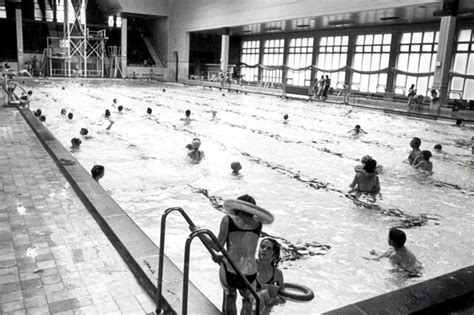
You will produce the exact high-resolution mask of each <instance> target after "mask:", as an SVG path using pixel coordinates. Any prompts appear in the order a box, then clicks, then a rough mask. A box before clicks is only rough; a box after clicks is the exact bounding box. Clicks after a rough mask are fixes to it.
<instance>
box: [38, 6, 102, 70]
mask: <svg viewBox="0 0 474 315" xmlns="http://www.w3.org/2000/svg"><path fill="white" fill-rule="evenodd" d="M87 1H88V0H63V6H64V24H63V25H64V26H63V38H58V37H56V38H55V37H48V48H47V52H48V53H47V57H48V59H49V60H48V61H49V63H48V68H49V76H65V77H104V76H105V72H104V70H105V58H106V54H105V41H106V40H107V37H106V32H105V29H104V30H100V31H90V30H89V29H88V28H87V24H86V9H87Z"/></svg>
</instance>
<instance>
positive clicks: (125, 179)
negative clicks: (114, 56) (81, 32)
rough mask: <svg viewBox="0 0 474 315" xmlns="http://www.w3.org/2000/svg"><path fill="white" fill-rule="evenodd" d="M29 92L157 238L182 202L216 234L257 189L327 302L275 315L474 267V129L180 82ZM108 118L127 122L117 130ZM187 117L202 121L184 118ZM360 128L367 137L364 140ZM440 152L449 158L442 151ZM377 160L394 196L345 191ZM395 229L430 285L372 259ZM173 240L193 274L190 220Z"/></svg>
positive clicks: (202, 281) (206, 272) (202, 255)
mask: <svg viewBox="0 0 474 315" xmlns="http://www.w3.org/2000/svg"><path fill="white" fill-rule="evenodd" d="M26 85H27V86H28V85H29V86H31V87H32V88H33V91H34V94H33V95H34V97H33V100H32V105H31V110H36V109H38V108H40V109H41V111H42V113H43V115H45V116H46V121H45V125H46V126H47V128H48V129H49V130H50V131H51V132H52V133H53V134H54V135H55V136H56V137H57V138H58V140H59V141H60V142H61V143H62V144H63V145H64V146H65V147H67V148H70V146H71V142H70V141H71V138H73V137H78V138H81V139H82V144H81V146H80V149H78V150H72V149H71V151H72V152H73V155H74V156H75V157H76V158H77V160H78V161H79V162H80V163H81V164H82V165H83V166H84V168H85V169H86V170H90V169H91V168H92V166H93V165H94V164H102V165H104V166H105V176H104V178H102V179H101V180H100V184H101V185H102V186H103V187H104V188H105V189H106V191H107V192H108V193H109V194H110V195H111V196H112V197H113V198H114V199H115V200H116V201H117V202H118V203H119V204H120V206H121V207H122V208H123V209H124V210H125V211H126V212H127V213H128V214H129V215H130V216H131V217H132V218H133V220H135V222H137V224H138V225H139V226H140V227H141V228H142V229H143V230H144V231H145V232H146V233H147V234H148V235H149V237H150V238H151V239H152V240H154V241H155V243H157V244H158V242H159V232H160V219H161V215H162V213H163V211H164V210H165V209H167V208H169V207H182V208H183V209H185V210H186V211H187V213H188V214H189V215H190V217H191V218H192V219H193V220H194V222H195V223H196V224H197V225H199V226H201V227H205V228H209V229H210V230H212V231H214V232H215V233H216V234H217V232H218V228H219V223H220V221H221V219H222V216H223V214H222V213H221V212H219V211H217V210H216V207H218V206H219V205H221V204H222V202H223V200H225V199H229V198H236V197H238V196H240V195H242V194H246V193H248V194H250V195H252V196H253V197H255V199H256V201H257V205H259V206H261V207H263V208H265V209H267V210H269V211H270V212H272V213H273V214H274V216H275V222H274V223H273V224H272V225H268V226H264V228H263V231H264V232H265V233H267V234H269V235H271V236H274V237H276V238H277V239H278V240H280V241H281V242H283V243H284V244H285V247H286V248H290V249H291V250H292V251H291V254H292V259H291V260H290V259H287V260H286V261H284V262H283V263H282V264H281V268H282V269H283V273H284V277H285V280H286V281H287V282H293V283H301V284H304V285H306V286H308V287H310V288H311V289H312V290H313V291H314V292H315V296H316V297H315V299H314V300H313V301H311V302H308V303H294V302H287V303H286V304H285V305H281V306H277V307H275V308H274V313H275V314H289V313H305V314H307V313H321V312H324V311H329V310H331V309H334V308H337V307H340V306H343V305H346V304H349V303H353V302H356V301H358V300H362V299H366V298H369V297H373V296H376V295H379V294H382V293H386V292H389V291H393V290H396V289H398V288H400V287H404V286H407V285H410V284H413V283H416V282H420V281H424V280H427V279H430V278H433V277H436V276H439V275H442V274H444V273H447V272H451V271H454V270H457V269H459V268H462V267H466V266H468V265H471V264H472V262H473V261H474V252H473V251H472V248H474V242H473V238H472V235H473V226H474V214H473V213H472V209H473V208H474V202H473V201H472V200H473V196H474V182H473V180H472V178H473V175H474V171H473V165H474V164H472V159H473V157H472V155H471V137H472V135H473V130H474V129H473V127H472V126H463V127H456V126H454V123H453V122H447V121H430V120H423V119H420V118H409V117H404V116H398V115H392V114H385V113H383V112H379V111H370V110H364V109H358V108H356V107H350V106H342V105H335V104H329V103H322V102H312V103H311V102H306V101H301V100H283V99H280V98H277V97H275V96H264V95H258V94H250V93H249V94H245V93H236V92H235V91H227V90H224V91H219V89H216V88H214V89H209V88H203V87H195V86H194V87H192V86H185V85H180V84H164V83H156V82H147V81H111V80H109V81H106V80H78V81H72V80H71V81H64V80H35V81H29V82H26ZM114 98H116V99H117V105H116V106H112V100H113V99H114ZM118 105H122V106H123V107H124V110H123V111H122V112H119V111H118V109H117V106H118ZM63 108H64V109H66V110H67V112H72V113H73V114H74V117H73V119H72V120H69V119H68V118H67V117H66V116H65V115H61V113H60V112H61V109H63ZM147 108H151V109H152V113H151V114H147ZM106 109H109V110H110V112H111V116H110V120H112V121H113V122H114V124H113V125H112V126H111V128H110V130H106V128H107V127H108V126H109V125H110V121H109V120H108V119H106V118H105V117H104V112H105V110H106ZM187 109H189V110H191V112H192V114H191V118H192V120H191V121H185V120H182V118H184V116H185V114H184V112H185V110H187ZM213 111H216V112H217V113H216V115H215V117H214V115H213ZM284 114H288V115H289V120H288V123H287V124H284V123H283V115H284ZM356 124H359V125H361V126H362V128H363V129H364V130H365V131H366V132H367V134H363V135H356V136H354V135H352V133H351V132H350V130H352V129H353V128H354V126H355V125H356ZM81 128H87V129H88V130H89V134H88V137H83V136H81V135H80V134H79V131H80V129H81ZM415 136H417V137H420V138H421V139H422V145H421V149H422V150H425V149H426V150H430V151H432V153H433V158H432V162H433V171H434V174H433V175H432V176H426V175H422V174H420V173H419V172H418V171H416V170H414V169H412V167H411V166H410V165H408V164H406V163H404V162H403V161H404V160H406V158H407V156H408V154H409V151H410V147H409V142H410V140H411V138H412V137H415ZM195 137H198V138H200V139H201V141H202V145H201V150H203V151H204V152H205V156H206V157H205V159H204V160H203V161H202V162H201V163H199V164H192V163H190V162H189V161H188V160H187V159H186V148H185V146H186V144H188V143H190V142H191V140H192V139H193V138H195ZM438 143H439V144H441V145H442V146H443V151H442V152H435V151H434V150H433V146H434V145H435V144H438ZM366 154H369V155H371V156H372V157H373V158H374V159H376V160H377V162H378V163H379V164H381V165H383V167H384V170H383V172H382V174H380V176H379V177H380V182H381V186H382V195H383V198H382V199H381V200H380V199H379V200H378V201H377V202H376V204H375V205H373V204H369V203H363V202H353V200H351V199H349V198H347V197H346V196H345V193H346V192H347V191H348V190H349V187H348V186H349V184H350V183H351V181H352V179H353V177H354V174H355V173H354V167H355V166H356V165H358V164H360V159H361V157H362V156H364V155H366ZM233 161H239V162H240V163H241V164H242V166H243V169H242V171H241V173H242V176H241V177H235V176H232V175H231V169H230V164H231V162H233ZM393 226H400V227H403V228H404V231H405V232H406V234H407V238H408V239H407V244H406V245H407V247H408V248H410V249H411V250H412V251H413V252H414V253H415V255H416V256H417V258H418V259H419V260H420V261H421V262H422V264H423V266H424V269H423V275H422V277H418V278H409V279H407V278H403V277H401V276H400V275H399V274H397V273H393V272H391V271H390V270H391V266H390V265H389V263H388V261H380V262H376V261H368V260H366V259H365V258H364V257H367V256H369V251H370V250H371V249H376V250H377V251H383V250H385V249H387V248H388V245H387V234H388V230H389V228H391V227H393ZM167 231H168V234H167V247H166V250H165V253H166V254H167V255H168V256H169V257H170V258H171V259H172V260H173V261H174V262H175V264H176V265H177V266H178V267H179V268H181V269H182V266H183V251H184V242H185V239H186V238H187V236H188V234H189V230H188V228H187V226H186V225H185V222H184V220H182V218H181V217H179V216H178V215H171V216H169V217H168V227H167ZM193 244H194V247H193V252H192V254H191V274H190V275H191V280H192V281H193V282H194V283H195V284H196V285H197V287H198V288H200V289H201V290H202V291H203V292H204V294H205V295H206V296H208V297H209V298H210V299H211V300H212V301H213V302H214V303H215V304H216V305H217V306H218V307H220V305H221V304H222V292H221V288H220V283H219V280H218V266H217V265H216V264H215V263H214V262H213V261H212V260H211V259H210V257H209V254H208V253H207V251H206V250H205V249H204V247H203V246H202V245H201V244H199V243H198V242H197V241H196V242H195V243H193ZM287 254H290V253H287ZM165 277H166V275H165Z"/></svg>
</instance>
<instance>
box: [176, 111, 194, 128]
mask: <svg viewBox="0 0 474 315" xmlns="http://www.w3.org/2000/svg"><path fill="white" fill-rule="evenodd" d="M179 120H181V121H184V124H185V125H189V124H190V123H191V121H193V120H194V119H192V118H191V110H190V109H187V110H186V111H185V112H184V118H180V119H179Z"/></svg>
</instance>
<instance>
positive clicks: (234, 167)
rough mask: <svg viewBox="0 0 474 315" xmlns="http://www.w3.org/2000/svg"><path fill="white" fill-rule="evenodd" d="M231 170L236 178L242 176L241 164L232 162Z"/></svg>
mask: <svg viewBox="0 0 474 315" xmlns="http://www.w3.org/2000/svg"><path fill="white" fill-rule="evenodd" d="M230 168H231V169H232V175H234V176H239V175H241V174H240V173H239V171H240V170H241V169H242V165H241V164H240V162H232V163H231V164H230Z"/></svg>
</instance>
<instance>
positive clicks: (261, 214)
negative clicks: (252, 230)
mask: <svg viewBox="0 0 474 315" xmlns="http://www.w3.org/2000/svg"><path fill="white" fill-rule="evenodd" d="M234 210H241V211H245V212H247V213H251V214H253V215H255V216H256V217H258V218H259V220H260V221H261V222H262V223H263V224H272V223H273V221H274V220H275V218H274V217H273V214H271V213H270V212H268V211H267V210H265V209H263V208H260V207H258V206H256V205H254V204H251V203H249V202H245V201H241V200H226V201H224V210H223V211H224V212H225V213H227V214H230V215H235V211H234Z"/></svg>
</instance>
